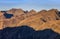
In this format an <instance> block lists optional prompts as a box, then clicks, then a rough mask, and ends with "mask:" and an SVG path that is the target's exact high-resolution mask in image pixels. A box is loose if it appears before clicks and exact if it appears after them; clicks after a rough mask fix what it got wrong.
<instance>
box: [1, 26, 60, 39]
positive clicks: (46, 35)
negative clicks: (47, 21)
mask: <svg viewBox="0 0 60 39" xmlns="http://www.w3.org/2000/svg"><path fill="white" fill-rule="evenodd" d="M0 39H60V34H58V33H56V32H54V31H53V30H52V29H45V30H39V31H35V30H34V29H33V28H31V27H28V26H26V25H25V26H21V27H13V28H9V27H7V28H4V29H3V30H0Z"/></svg>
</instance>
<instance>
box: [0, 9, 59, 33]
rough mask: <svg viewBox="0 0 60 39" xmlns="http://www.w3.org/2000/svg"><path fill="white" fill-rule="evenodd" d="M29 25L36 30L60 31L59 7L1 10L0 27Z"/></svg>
mask: <svg viewBox="0 0 60 39" xmlns="http://www.w3.org/2000/svg"><path fill="white" fill-rule="evenodd" d="M22 25H27V26H29V27H32V28H33V29H35V30H44V29H52V30H54V31H55V32H58V33H60V11H59V10H57V9H51V10H41V11H38V12H36V11H35V10H33V9H32V10H30V11H24V10H22V9H14V8H13V9H10V10H7V11H0V29H3V28H6V27H18V26H22Z"/></svg>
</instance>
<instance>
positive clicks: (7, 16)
mask: <svg viewBox="0 0 60 39" xmlns="http://www.w3.org/2000/svg"><path fill="white" fill-rule="evenodd" d="M4 16H5V18H11V17H12V16H13V14H7V13H4Z"/></svg>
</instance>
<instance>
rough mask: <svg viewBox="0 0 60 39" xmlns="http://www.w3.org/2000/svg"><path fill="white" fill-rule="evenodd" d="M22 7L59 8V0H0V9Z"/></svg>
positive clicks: (38, 8)
mask: <svg viewBox="0 0 60 39" xmlns="http://www.w3.org/2000/svg"><path fill="white" fill-rule="evenodd" d="M11 8H22V9H24V10H31V9H35V10H42V9H52V8H55V9H59V10H60V0H0V10H9V9H11Z"/></svg>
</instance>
